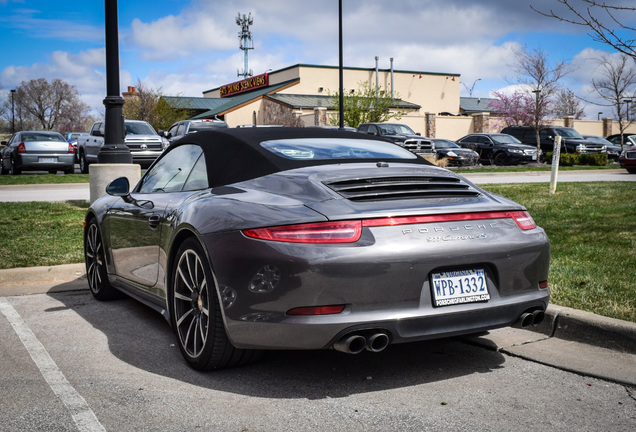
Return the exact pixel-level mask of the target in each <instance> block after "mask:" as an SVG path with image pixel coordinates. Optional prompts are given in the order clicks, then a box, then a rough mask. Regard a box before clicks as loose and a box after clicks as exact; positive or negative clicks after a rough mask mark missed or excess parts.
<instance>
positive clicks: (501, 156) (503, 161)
mask: <svg viewBox="0 0 636 432" xmlns="http://www.w3.org/2000/svg"><path fill="white" fill-rule="evenodd" d="M494 162H495V165H499V166H501V165H507V164H508V156H506V154H505V153H497V154H496V155H495V159H494Z"/></svg>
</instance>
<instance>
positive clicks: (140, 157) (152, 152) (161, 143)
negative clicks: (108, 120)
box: [77, 120, 168, 174]
mask: <svg viewBox="0 0 636 432" xmlns="http://www.w3.org/2000/svg"><path fill="white" fill-rule="evenodd" d="M124 125H125V127H126V139H125V144H126V146H127V147H128V148H129V149H130V153H131V155H132V160H133V163H136V164H139V165H141V166H142V167H143V168H147V167H148V166H149V165H150V164H151V163H152V162H154V160H155V159H156V158H157V156H159V155H160V154H161V153H162V152H163V150H164V149H165V148H166V147H167V146H168V140H166V139H165V138H162V137H161V136H159V134H157V132H156V131H155V130H154V129H153V128H152V126H150V124H148V123H147V122H145V121H141V120H125V121H124ZM103 145H104V122H103V121H98V122H95V123H93V126H92V127H91V130H90V132H89V133H88V135H82V136H80V137H79V138H78V139H77V154H78V158H79V165H80V171H81V172H82V174H87V173H88V166H89V165H90V164H92V163H96V162H97V155H98V154H99V151H100V149H101V148H102V146H103Z"/></svg>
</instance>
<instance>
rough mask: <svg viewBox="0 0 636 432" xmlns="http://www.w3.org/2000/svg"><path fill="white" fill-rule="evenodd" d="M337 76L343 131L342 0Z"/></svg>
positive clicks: (341, 127)
mask: <svg viewBox="0 0 636 432" xmlns="http://www.w3.org/2000/svg"><path fill="white" fill-rule="evenodd" d="M338 58H339V65H338V74H339V79H340V84H339V85H340V87H339V90H338V95H339V97H338V99H339V100H338V104H339V106H338V113H339V114H340V129H344V94H343V92H344V78H343V73H342V68H343V66H342V0H338Z"/></svg>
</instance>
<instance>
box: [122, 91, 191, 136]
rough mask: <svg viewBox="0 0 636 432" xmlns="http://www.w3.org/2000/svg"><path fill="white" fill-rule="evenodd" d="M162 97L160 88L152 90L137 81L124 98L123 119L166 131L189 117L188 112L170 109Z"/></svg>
mask: <svg viewBox="0 0 636 432" xmlns="http://www.w3.org/2000/svg"><path fill="white" fill-rule="evenodd" d="M163 96H164V94H163V93H162V92H161V88H159V89H154V88H152V87H150V86H147V85H145V84H144V83H142V82H141V80H137V85H136V87H135V91H134V92H133V93H132V94H129V95H125V97H124V99H125V103H124V108H123V112H124V117H125V118H127V119H129V120H144V121H147V122H148V123H150V124H151V125H152V127H154V128H155V129H156V130H168V129H169V128H170V126H172V125H173V124H174V123H175V122H178V121H179V120H185V119H187V118H188V117H190V110H188V109H185V108H171V107H170V106H169V105H168V103H167V102H166V101H165V99H163Z"/></svg>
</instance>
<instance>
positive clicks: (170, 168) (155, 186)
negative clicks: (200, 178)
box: [138, 144, 207, 193]
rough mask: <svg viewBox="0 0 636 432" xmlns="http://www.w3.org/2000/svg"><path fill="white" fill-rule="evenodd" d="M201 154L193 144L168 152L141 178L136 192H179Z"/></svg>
mask: <svg viewBox="0 0 636 432" xmlns="http://www.w3.org/2000/svg"><path fill="white" fill-rule="evenodd" d="M201 153H202V150H201V147H199V146H197V145H193V144H187V145H182V146H178V147H175V148H174V149H172V150H170V151H169V152H167V153H166V154H164V156H163V157H162V158H161V159H160V160H159V161H158V162H157V164H156V165H155V166H154V167H152V169H150V170H148V172H147V173H146V175H144V176H143V178H142V179H141V182H140V184H139V188H138V192H140V193H165V192H180V191H181V190H183V188H184V185H185V183H186V181H187V180H188V177H189V176H190V173H191V171H192V170H193V168H194V166H195V164H196V162H197V160H198V159H199V158H200V156H201ZM204 168H205V167H204ZM206 180H207V176H206Z"/></svg>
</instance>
